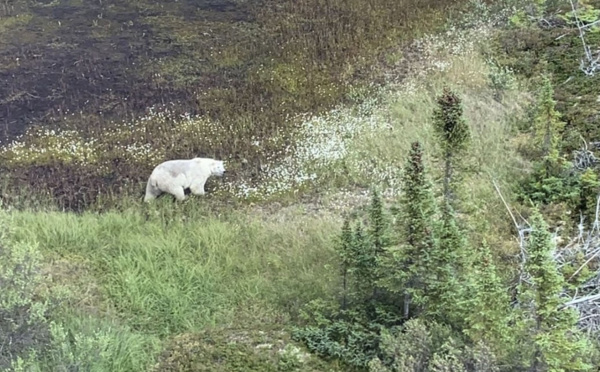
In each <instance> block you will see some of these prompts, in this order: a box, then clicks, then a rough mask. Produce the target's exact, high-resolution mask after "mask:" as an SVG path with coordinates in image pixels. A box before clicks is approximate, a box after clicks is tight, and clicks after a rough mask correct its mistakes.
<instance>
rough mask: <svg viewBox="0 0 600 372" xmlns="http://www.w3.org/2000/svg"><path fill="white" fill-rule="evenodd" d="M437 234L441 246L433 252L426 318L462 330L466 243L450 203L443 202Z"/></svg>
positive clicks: (465, 278) (467, 266)
mask: <svg viewBox="0 0 600 372" xmlns="http://www.w3.org/2000/svg"><path fill="white" fill-rule="evenodd" d="M440 222H441V223H440V226H439V229H438V231H437V236H438V237H439V239H438V244H437V245H436V246H435V248H434V249H433V250H432V252H431V263H432V265H431V266H432V267H431V272H432V274H433V277H434V280H433V281H432V282H431V285H430V290H429V303H428V306H427V314H428V315H429V316H431V317H433V318H434V319H435V320H437V321H439V322H445V323H446V324H451V325H453V326H454V327H458V328H460V327H461V326H462V324H461V323H463V321H464V316H465V312H466V309H465V308H464V307H465V302H464V289H465V286H466V285H467V283H466V280H467V279H468V277H467V275H466V268H470V265H469V263H467V262H466V260H467V259H468V258H469V257H468V255H467V254H466V250H467V242H466V239H465V238H464V234H463V233H461V231H460V230H459V228H458V226H457V224H456V218H455V216H454V211H453V209H452V207H451V206H450V203H449V201H447V200H446V201H444V204H443V208H442V218H441V221H440Z"/></svg>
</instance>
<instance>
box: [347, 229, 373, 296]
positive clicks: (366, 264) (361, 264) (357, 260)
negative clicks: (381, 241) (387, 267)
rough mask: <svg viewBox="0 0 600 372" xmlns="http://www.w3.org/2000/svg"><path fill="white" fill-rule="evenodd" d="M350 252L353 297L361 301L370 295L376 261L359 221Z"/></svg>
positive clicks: (367, 237)
mask: <svg viewBox="0 0 600 372" xmlns="http://www.w3.org/2000/svg"><path fill="white" fill-rule="evenodd" d="M351 252H352V258H351V262H352V268H351V269H350V272H351V274H352V286H353V291H352V292H353V294H354V296H353V297H354V298H355V299H356V300H357V301H358V302H361V303H362V302H364V301H365V300H368V299H370V298H371V297H372V293H373V290H374V288H375V285H376V283H375V279H376V277H375V268H376V264H377V262H376V257H375V252H374V250H373V244H371V242H370V239H369V236H368V234H367V233H366V232H365V229H364V227H363V225H362V224H361V223H358V224H357V225H356V227H355V228H354V234H353V238H352V249H351Z"/></svg>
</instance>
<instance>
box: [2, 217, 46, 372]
mask: <svg viewBox="0 0 600 372" xmlns="http://www.w3.org/2000/svg"><path fill="white" fill-rule="evenodd" d="M0 222H1V225H0V226H1V227H0V229H1V230H0V288H1V290H0V335H2V337H1V338H2V341H0V345H1V347H0V370H3V369H4V368H8V367H10V366H11V365H12V364H13V362H17V360H20V362H18V363H23V360H26V359H28V358H29V357H30V356H31V355H35V354H40V353H43V352H44V351H45V350H46V349H47V348H48V346H49V344H50V340H51V334H50V325H49V323H48V321H47V316H48V313H49V309H50V307H49V303H47V302H45V301H40V300H39V299H37V298H36V289H37V287H38V285H39V284H40V283H41V282H42V279H43V278H42V276H41V274H40V261H41V255H40V252H39V251H38V249H37V247H36V246H35V245H33V244H27V243H17V244H11V243H10V242H8V241H7V240H8V238H7V233H6V231H5V229H6V226H7V217H6V216H5V215H4V212H0Z"/></svg>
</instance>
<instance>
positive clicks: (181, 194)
mask: <svg viewBox="0 0 600 372" xmlns="http://www.w3.org/2000/svg"><path fill="white" fill-rule="evenodd" d="M169 192H170V193H171V194H172V195H173V196H174V197H175V198H176V199H177V200H179V201H184V200H185V191H184V189H183V187H173V188H171V190H169Z"/></svg>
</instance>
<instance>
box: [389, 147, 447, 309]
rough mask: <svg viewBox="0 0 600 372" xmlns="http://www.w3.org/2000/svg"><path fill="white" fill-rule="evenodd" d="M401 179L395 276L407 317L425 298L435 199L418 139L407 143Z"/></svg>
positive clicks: (431, 249) (432, 237)
mask: <svg viewBox="0 0 600 372" xmlns="http://www.w3.org/2000/svg"><path fill="white" fill-rule="evenodd" d="M402 178H403V179H402V185H403V194H402V196H401V200H400V213H401V216H400V217H401V218H400V220H401V231H400V235H401V237H402V238H403V240H404V245H403V249H402V252H401V259H400V262H399V264H400V265H399V267H398V268H397V270H396V272H395V275H396V276H397V277H398V278H399V279H400V285H401V286H402V291H403V293H404V317H406V318H408V317H409V312H410V305H411V303H412V302H414V303H415V304H417V305H423V304H424V303H425V301H426V298H425V296H426V293H427V282H428V278H427V276H428V275H430V272H429V270H430V266H431V265H430V254H431V253H432V251H433V250H434V249H435V244H436V242H435V238H434V231H433V223H434V222H433V219H434V215H435V200H434V197H433V192H432V185H431V182H430V180H429V179H428V177H427V174H426V171H425V165H424V164H423V149H422V147H421V144H420V143H419V142H414V143H412V145H411V149H410V153H409V156H408V161H407V164H406V166H405V169H404V174H403V177H402ZM390 290H393V289H392V288H390Z"/></svg>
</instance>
